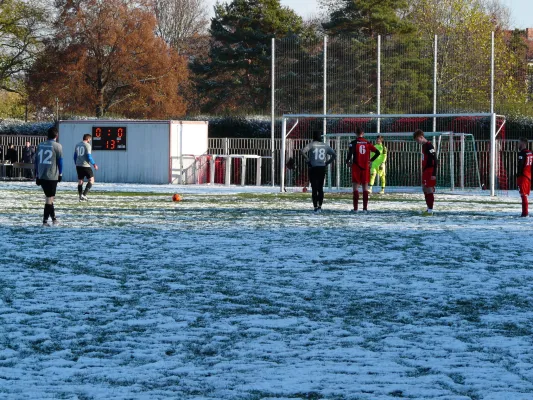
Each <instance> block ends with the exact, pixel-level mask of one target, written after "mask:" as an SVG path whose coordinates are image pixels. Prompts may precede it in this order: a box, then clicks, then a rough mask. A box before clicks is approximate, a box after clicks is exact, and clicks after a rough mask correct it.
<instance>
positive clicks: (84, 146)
mask: <svg viewBox="0 0 533 400" xmlns="http://www.w3.org/2000/svg"><path fill="white" fill-rule="evenodd" d="M91 139H92V136H91V135H90V134H89V133H86V134H85V135H83V140H82V141H81V142H79V143H78V144H77V145H76V147H75V149H74V163H75V164H76V172H77V174H78V195H79V198H80V201H83V200H85V201H87V193H89V190H91V187H92V186H93V183H94V174H93V170H92V168H91V165H92V166H93V167H94V169H95V170H98V165H96V163H95V162H94V160H93V156H92V155H91ZM84 178H87V185H85V190H83V179H84Z"/></svg>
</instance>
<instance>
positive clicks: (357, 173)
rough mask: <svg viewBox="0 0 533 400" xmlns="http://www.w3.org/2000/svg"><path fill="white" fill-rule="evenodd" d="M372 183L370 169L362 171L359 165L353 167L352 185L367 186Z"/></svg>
mask: <svg viewBox="0 0 533 400" xmlns="http://www.w3.org/2000/svg"><path fill="white" fill-rule="evenodd" d="M368 182H370V168H367V169H362V168H361V167H359V165H357V164H353V165H352V183H358V184H359V185H365V184H367V183H368Z"/></svg>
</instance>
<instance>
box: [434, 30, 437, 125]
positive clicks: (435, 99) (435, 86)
mask: <svg viewBox="0 0 533 400" xmlns="http://www.w3.org/2000/svg"><path fill="white" fill-rule="evenodd" d="M437 40H438V39H437V35H435V41H434V43H433V114H437V51H438V47H437V46H438V41H437ZM433 132H437V118H433Z"/></svg>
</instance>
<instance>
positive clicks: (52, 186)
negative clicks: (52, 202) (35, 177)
mask: <svg viewBox="0 0 533 400" xmlns="http://www.w3.org/2000/svg"><path fill="white" fill-rule="evenodd" d="M41 188H42V189H43V192H44V195H45V196H46V197H54V196H55V195H56V190H57V181H49V180H46V179H41Z"/></svg>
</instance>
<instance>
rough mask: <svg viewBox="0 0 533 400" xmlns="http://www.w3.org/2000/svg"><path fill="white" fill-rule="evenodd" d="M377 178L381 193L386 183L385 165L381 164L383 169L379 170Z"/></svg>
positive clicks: (383, 191)
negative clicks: (379, 182)
mask: <svg viewBox="0 0 533 400" xmlns="http://www.w3.org/2000/svg"><path fill="white" fill-rule="evenodd" d="M379 180H380V181H381V192H380V193H381V194H383V193H385V186H386V184H387V172H386V170H385V165H383V169H381V170H380V171H379Z"/></svg>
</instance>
